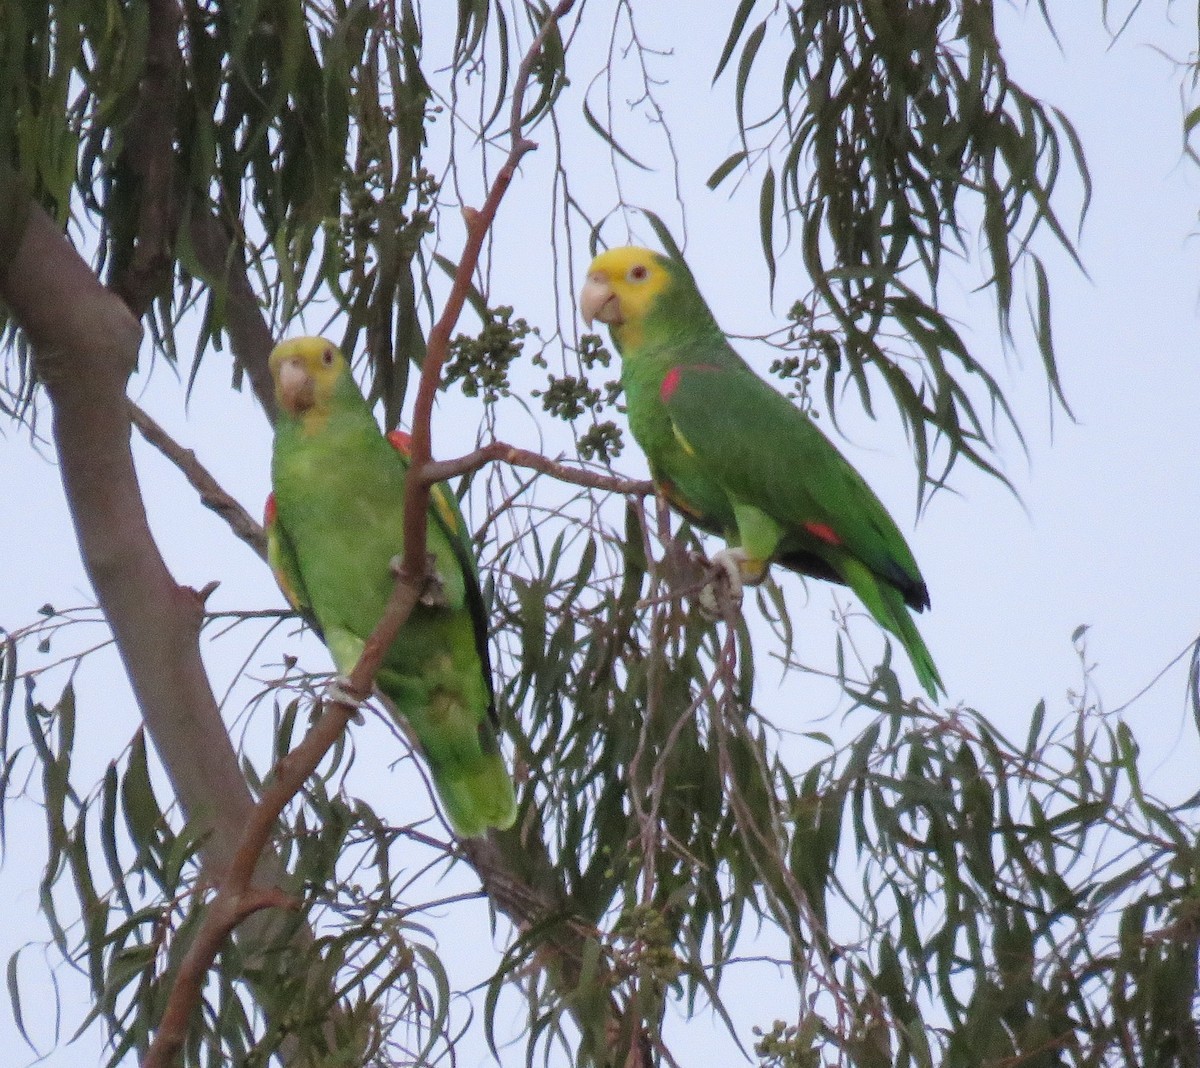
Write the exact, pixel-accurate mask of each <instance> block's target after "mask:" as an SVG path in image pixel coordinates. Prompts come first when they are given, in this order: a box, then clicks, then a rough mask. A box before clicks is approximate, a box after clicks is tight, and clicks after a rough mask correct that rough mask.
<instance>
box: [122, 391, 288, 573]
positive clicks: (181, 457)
mask: <svg viewBox="0 0 1200 1068" xmlns="http://www.w3.org/2000/svg"><path fill="white" fill-rule="evenodd" d="M129 420H130V422H131V423H133V425H134V426H136V427H137V428H138V430H139V431H140V432H141V435H142V437H143V438H145V439H146V441H147V442H149V443H150V444H151V445H153V446H154V447H155V448H156V449H158V451H159V452H161V453H162V454H163V455H164V456H165V457H166V458H167V459H168V460H170V461H171V463H173V464H174V465H175V466H176V467H177V468H179V470H180V471H181V472H182V473H183V476H184V478H186V479H187V480H188V482H190V483H191V485H192V488H193V489H195V490H196V492H197V493H199V494H200V503H201V504H202V505H204V507H205V508H211V509H212V510H213V511H214V512H216V513H217V515H219V516H220V517H221V518H222V519H224V520H225V522H226V523H228V524H229V528H230V530H232V531H233V532H234V533H235V534H236V535H237V536H238V537H239V538H241V539H242V541H244V542H245V543H246V544H247V545H249V546H250V548H251V549H253V550H254V551H255V552H256V553H258V555H259V557H261V558H262V559H263V560H265V559H266V558H267V536H266V534H265V533H264V532H263V528H262V527H261V526H259V524H258V523H257V522H256V521H255V520H254V518H253V516H251V515H250V513H249V512H247V511H246V509H245V508H243V507H242V506H241V505H240V504H239V503H238V502H237V501H236V500H234V498H233V497H231V496H230V495H229V494H228V493H226V492H225V490H224V489H222V488H221V484H220V483H219V482H218V481H217V480H216V479H215V478H213V476H212V475H211V474H210V473H209V471H208V469H207V468H206V467H205V466H204V465H203V464H202V463H201V462H200V461H199V460H197V459H196V454H195V453H194V452H192V450H191V449H187V448H184V447H183V446H182V445H180V444H179V442H177V441H176V440H175V439H174V438H173V437H171V435H170V434H168V433H167V432H166V431H165V430H164V429H163V428H162V427H161V426H159V425H158V423H156V422H155V421H154V420H153V419H152V418H151V417H150V416H149V415H148V414H147V413H146V412H145V411H144V410H143V409H141V408H139V407H138V406H137V405H136V404H134V402H133V401H130V402H129Z"/></svg>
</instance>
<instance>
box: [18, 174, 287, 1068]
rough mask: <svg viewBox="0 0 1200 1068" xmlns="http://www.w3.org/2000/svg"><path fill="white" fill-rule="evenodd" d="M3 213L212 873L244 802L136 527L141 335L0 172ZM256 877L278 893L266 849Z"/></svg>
mask: <svg viewBox="0 0 1200 1068" xmlns="http://www.w3.org/2000/svg"><path fill="white" fill-rule="evenodd" d="M0 208H4V209H6V210H5V212H4V216H3V218H0V249H2V250H3V251H0V255H3V256H4V259H3V260H2V261H0V298H2V299H3V301H4V302H5V304H6V305H7V306H8V309H9V310H10V312H11V314H12V316H13V318H14V319H15V321H16V322H17V323H18V324H19V326H20V327H21V329H22V331H23V332H24V334H25V336H26V338H27V339H28V341H29V342H30V344H31V346H32V348H33V353H34V366H35V368H36V373H37V375H38V377H39V379H40V381H41V382H42V383H43V384H44V386H45V389H46V392H47V395H48V396H49V398H50V403H51V409H52V415H53V438H54V444H55V447H56V449H57V453H58V460H59V470H60V472H61V475H62V481H63V490H64V492H65V493H66V497H67V501H68V504H69V506H70V510H71V516H72V520H73V522H74V525H75V533H76V537H77V539H78V542H79V551H80V555H81V557H82V559H83V565H84V568H85V570H86V571H87V574H88V577H89V579H90V580H91V583H92V586H93V588H94V590H95V593H96V599H97V601H98V603H99V605H100V607H101V609H102V610H103V612H104V615H105V618H106V619H107V620H108V623H109V626H110V627H111V628H112V632H113V636H114V638H115V640H116V646H117V649H118V651H119V653H120V656H121V660H122V662H123V663H124V666H125V670H126V673H127V674H128V676H129V681H130V685H131V686H132V688H133V692H134V695H135V697H136V698H137V702H138V706H139V709H140V711H141V714H142V718H143V721H144V722H145V725H146V728H147V730H148V731H149V734H150V737H151V739H152V741H153V743H154V747H155V749H156V751H157V752H158V755H159V758H160V759H161V761H162V764H163V767H164V768H165V769H166V772H167V775H168V776H169V778H170V780H171V785H172V787H173V788H174V791H175V796H176V797H177V798H178V800H179V802H180V805H181V806H182V808H183V812H184V816H185V818H186V819H187V820H188V822H189V823H190V824H192V826H193V827H195V828H197V829H198V830H199V831H200V833H201V834H202V835H203V838H202V842H203V844H202V858H203V861H204V863H205V865H206V867H207V868H208V869H209V870H210V873H211V875H212V876H213V877H218V876H219V875H220V873H221V872H222V871H223V870H224V869H225V868H226V867H228V865H229V863H230V860H231V859H232V856H233V853H234V851H235V849H236V847H237V843H238V840H239V837H240V835H241V832H242V829H243V827H244V826H245V824H246V821H247V818H248V816H249V813H250V810H251V808H252V806H253V804H254V799H253V797H252V796H251V794H250V790H249V788H248V787H247V785H246V780H245V778H244V777H243V775H242V772H241V769H240V767H239V766H238V760H237V754H236V753H235V751H234V748H233V745H232V743H231V742H230V739H229V735H228V732H227V731H226V729H225V724H224V722H223V721H222V719H221V714H220V711H219V709H218V707H217V702H216V700H215V698H214V696H213V692H212V688H211V686H210V684H209V681H208V676H207V674H206V673H205V670H204V665H203V662H202V660H201V657H200V644H199V635H200V624H201V621H202V617H203V609H204V606H203V601H202V598H201V596H200V595H199V594H197V593H196V592H195V591H194V590H191V589H188V588H187V587H183V586H180V585H179V584H178V583H177V582H176V581H175V580H174V578H173V577H172V576H171V573H170V572H169V571H168V570H167V566H166V564H165V563H164V561H163V558H162V555H161V554H160V553H159V550H158V546H157V544H156V543H155V541H154V538H153V536H152V534H151V532H150V527H149V524H148V523H147V519H146V511H145V507H144V505H143V501H142V495H141V490H140V487H139V485H138V478H137V472H136V470H135V468H134V463H133V454H132V452H131V449H130V422H129V415H128V409H127V406H126V395H125V389H126V383H127V380H128V378H129V375H130V373H131V372H132V370H133V368H134V366H135V363H136V360H137V356H138V346H139V344H140V341H141V333H142V331H141V327H140V325H139V324H138V322H137V320H136V319H135V318H134V317H133V315H132V314H131V313H130V312H129V310H128V308H127V307H126V306H125V303H124V302H123V301H122V300H121V299H120V298H119V297H118V296H116V295H115V294H114V293H112V292H111V291H109V290H108V289H106V288H105V287H104V286H103V285H101V284H100V282H99V280H98V279H97V278H96V276H95V274H94V273H93V272H92V270H91V269H90V268H89V267H88V265H87V264H86V263H85V262H84V261H83V259H81V258H80V256H79V254H78V253H77V252H76V251H75V249H74V248H72V246H71V245H70V244H69V243H68V241H67V240H66V238H65V237H64V235H63V234H62V232H61V231H60V230H59V229H58V227H57V226H56V225H55V224H54V222H53V221H52V220H51V219H50V218H49V217H48V216H47V215H46V214H45V212H43V211H42V210H41V209H40V208H39V207H38V206H37V205H36V204H33V203H31V202H30V200H29V198H28V197H27V196H26V195H25V194H24V190H23V189H22V183H21V181H20V179H19V178H17V177H16V176H15V175H14V174H13V173H12V172H11V171H10V170H7V169H0ZM257 881H258V882H261V883H262V884H264V885H277V886H283V887H284V888H285V889H286V874H285V872H284V871H283V868H282V866H281V865H280V863H279V861H278V859H277V857H276V855H275V854H274V853H273V852H271V851H269V850H268V851H267V852H265V853H264V855H263V857H262V859H261V860H260V863H259V867H258V873H257ZM284 924H286V926H287V927H288V928H293V927H294V920H293V919H291V918H290V917H287V918H284V917H282V916H281V914H279V913H278V912H275V913H270V912H268V913H259V914H257V915H255V916H252V917H250V918H249V919H248V920H247V921H246V922H245V923H244V924H243V925H242V926H241V927H240V928H239V931H238V937H239V939H240V940H241V942H242V944H243V947H247V946H262V945H265V944H267V943H268V942H269V941H271V940H273V939H275V938H276V937H277V936H278V933H279V931H280V929H281V927H282V926H283V925H284ZM300 937H301V938H302V939H305V940H307V933H306V932H302V933H301V934H300ZM289 1059H290V1058H289Z"/></svg>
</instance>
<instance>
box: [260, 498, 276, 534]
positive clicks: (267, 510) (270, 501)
mask: <svg viewBox="0 0 1200 1068" xmlns="http://www.w3.org/2000/svg"><path fill="white" fill-rule="evenodd" d="M274 525H275V494H273V493H268V494H267V503H266V506H265V507H264V508H263V526H264V527H273V526H274Z"/></svg>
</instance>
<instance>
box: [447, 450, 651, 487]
mask: <svg viewBox="0 0 1200 1068" xmlns="http://www.w3.org/2000/svg"><path fill="white" fill-rule="evenodd" d="M496 461H501V462H503V463H506V464H511V465H512V466H513V467H527V468H529V469H530V470H533V471H540V472H541V473H542V474H543V475H549V476H550V477H551V478H556V479H558V480H559V481H560V482H569V483H570V484H571V485H573V486H586V487H587V488H588V489H595V490H603V491H605V492H608V493H621V494H624V495H626V496H631V497H648V496H649V495H650V494H652V493H653V492H654V483H652V482H643V481H641V480H639V479H632V478H619V477H613V476H612V475H602V474H600V473H599V472H597V471H587V470H584V469H583V468H580V467H568V466H567V465H566V464H561V463H558V462H557V461H555V460H551V459H548V458H547V457H545V456H543V455H541V453H537V452H531V451H530V450H529V449H518V448H516V446H514V445H507V444H505V443H504V442H503V441H493V442H492V443H491V444H490V445H484V446H483V447H482V448H479V449H476V450H475V451H474V452H470V453H467V455H465V456H460V457H459V458H458V459H456V460H431V461H430V462H429V464H428V465H427V467H426V477H427V478H429V479H430V480H431V481H433V482H444V481H445V480H446V479H448V478H455V477H456V476H458V475H468V474H470V473H471V472H473V471H478V470H479V469H480V468H481V467H483V465H484V464H488V463H495V462H496Z"/></svg>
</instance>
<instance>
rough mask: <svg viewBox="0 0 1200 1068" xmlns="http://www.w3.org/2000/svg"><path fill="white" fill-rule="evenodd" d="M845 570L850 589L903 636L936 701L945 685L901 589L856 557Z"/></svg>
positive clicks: (887, 627) (884, 623)
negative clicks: (881, 577)
mask: <svg viewBox="0 0 1200 1068" xmlns="http://www.w3.org/2000/svg"><path fill="white" fill-rule="evenodd" d="M844 572H845V577H846V581H847V582H848V583H849V585H850V588H851V589H852V590H853V591H854V592H855V593H857V594H858V596H859V597H860V598H861V600H862V603H863V604H864V605H866V607H867V610H868V611H869V612H870V613H871V615H873V616H874V617H875V621H876V622H877V623H878V624H879V625H880V626H881V627H883V628H884V630H888V631H891V632H892V633H893V634H894V635H895V636H896V637H897V638H899V639H900V644H901V645H903V646H904V650H905V652H907V653H908V658H909V660H911V661H912V666H913V670H914V671H915V672H916V673H917V681H918V682H920V684H921V686H922V687H923V688H924V690H925V692H926V693H927V694H929V699H930V700H931V701H937V699H938V696H939V695H940V694H944V693H945V692H946V687H945V685H944V684H943V683H942V677H941V675H939V674H938V669H937V667H936V665H935V664H934V662H933V657H932V656H931V655H930V653H929V649H928V648H926V646H925V641H924V639H923V638H922V637H921V632H920V631H918V630H917V625H916V624H915V623H914V622H913V619H912V616H911V615H909V612H908V609H907V607H905V604H904V598H903V596H902V595H901V594H900V592H899V591H898V590H894V589H892V587H890V586H884V585H883V584H882V583H880V582H879V580H878V579H876V578H875V576H874V575H873V574H872V573H871V572H870V571H869V570H868V569H867V568H866V566H865V565H864V564H862V563H860V562H859V561H857V560H847V561H846V564H845V568H844Z"/></svg>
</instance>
